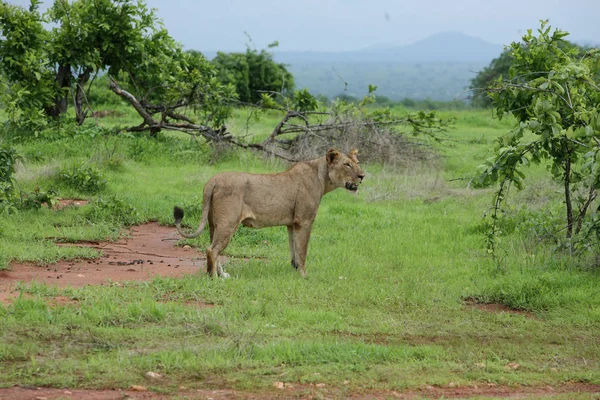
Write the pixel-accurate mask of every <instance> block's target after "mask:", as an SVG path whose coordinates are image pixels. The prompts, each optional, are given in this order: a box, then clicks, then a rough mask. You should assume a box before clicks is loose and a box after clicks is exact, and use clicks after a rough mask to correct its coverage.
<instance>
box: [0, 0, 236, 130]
mask: <svg viewBox="0 0 600 400" xmlns="http://www.w3.org/2000/svg"><path fill="white" fill-rule="evenodd" d="M38 5H39V1H38V0H32V2H31V6H30V8H29V11H26V10H24V9H22V8H21V7H18V6H13V5H8V4H7V3H6V2H4V1H3V2H1V3H0V6H1V8H0V18H1V19H0V22H1V24H0V29H1V31H0V35H2V36H3V37H5V38H6V40H3V41H2V42H1V43H0V58H2V59H3V60H4V61H5V62H3V63H2V64H1V71H0V73H1V75H2V76H4V77H5V78H6V79H2V82H3V83H2V85H3V86H2V89H4V90H2V95H0V101H1V102H2V103H3V104H5V106H6V107H7V112H8V114H9V117H10V121H11V122H13V123H14V124H16V125H26V126H29V127H34V128H38V129H34V130H33V131H34V133H37V132H38V131H39V127H40V126H43V125H44V124H45V123H46V122H47V120H48V119H53V118H56V117H58V116H60V115H63V114H65V113H66V111H67V108H68V105H69V104H70V103H71V99H73V103H74V107H75V119H76V121H77V123H78V124H81V123H83V121H84V120H85V118H86V117H87V115H88V113H89V111H91V109H92V104H91V103H90V101H91V100H94V99H95V98H94V97H90V96H89V91H90V88H91V83H93V81H94V80H95V78H96V77H97V76H98V74H100V73H101V72H103V71H106V72H108V74H109V75H110V76H113V77H115V78H117V79H120V78H122V79H123V81H124V82H125V85H126V86H125V87H126V88H127V89H128V90H130V91H131V92H132V93H135V94H136V95H137V96H138V98H139V99H140V100H141V101H142V102H144V103H147V106H148V107H149V108H150V109H151V110H150V112H151V114H154V113H157V112H164V111H165V108H167V109H169V108H170V107H180V106H188V107H190V108H191V109H192V110H193V111H194V112H197V113H198V114H199V115H200V116H201V118H202V120H203V123H204V124H205V125H208V126H220V125H222V123H223V121H224V120H225V119H226V118H227V117H228V116H229V115H230V112H231V109H230V107H228V106H227V104H226V101H224V99H229V98H231V97H232V96H233V88H228V87H226V86H223V85H222V84H221V83H220V82H219V81H218V80H217V78H216V76H215V74H214V71H213V68H212V66H211V65H210V63H209V62H208V61H207V60H206V59H204V57H203V56H202V55H201V54H199V53H194V52H188V53H186V52H184V51H183V50H182V48H181V45H180V44H178V43H177V42H175V41H174V40H173V38H172V37H170V36H169V34H168V32H167V31H166V29H164V27H162V25H161V22H160V21H159V20H158V19H157V17H156V15H155V13H154V11H153V10H149V9H148V8H147V6H146V4H145V3H144V1H137V0H91V1H87V0H75V1H72V2H68V1H63V0H55V1H54V4H53V6H52V7H50V8H49V10H48V11H47V13H46V14H45V16H41V15H40V14H39V12H38ZM44 18H46V19H47V21H48V22H51V23H52V25H50V26H51V27H52V28H51V29H50V30H46V29H44V25H42V22H43V21H44ZM101 80H102V81H104V82H105V84H106V83H107V78H103V79H101ZM113 96H114V94H113ZM117 99H118V97H116V96H115V100H114V103H118V102H117ZM154 104H159V106H158V107H153V105H154Z"/></svg>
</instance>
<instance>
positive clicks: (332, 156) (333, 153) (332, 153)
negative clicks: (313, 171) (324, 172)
mask: <svg viewBox="0 0 600 400" xmlns="http://www.w3.org/2000/svg"><path fill="white" fill-rule="evenodd" d="M339 156H340V152H339V151H337V150H336V149H329V150H328V151H327V156H325V158H327V163H328V164H331V163H333V162H334V161H335V160H336V159H337V158H338V157H339Z"/></svg>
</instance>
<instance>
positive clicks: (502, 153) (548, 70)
mask: <svg viewBox="0 0 600 400" xmlns="http://www.w3.org/2000/svg"><path fill="white" fill-rule="evenodd" d="M567 35H568V33H566V32H563V31H561V30H558V29H557V30H555V31H554V32H552V33H551V28H550V27H549V26H547V22H546V21H542V24H541V28H540V29H539V30H538V35H537V36H535V35H533V34H532V32H531V30H529V31H528V33H527V34H526V35H525V36H523V42H518V43H512V44H511V46H510V57H511V58H512V59H513V63H512V66H511V68H510V74H509V78H508V79H504V78H502V77H499V78H498V79H497V80H496V82H495V83H494V85H492V86H491V87H490V88H489V89H488V91H489V95H490V98H491V99H492V104H493V106H494V110H495V112H496V114H497V115H498V117H499V118H502V117H504V116H505V115H512V116H514V117H515V119H516V124H515V126H514V128H513V129H512V130H511V131H510V132H509V133H508V134H506V135H503V136H501V137H500V138H499V139H498V141H497V142H496V146H495V153H496V155H495V157H493V158H492V159H490V160H488V161H487V162H486V165H485V170H484V172H483V173H482V174H481V175H480V177H479V180H478V183H479V184H481V185H484V186H488V185H491V184H494V183H498V182H499V183H500V186H499V189H498V191H497V192H496V196H495V201H494V208H493V212H492V218H493V219H494V221H495V223H494V224H493V226H494V229H492V231H491V232H490V236H489V238H488V243H489V245H490V250H492V251H493V248H494V240H495V239H494V238H495V235H496V232H495V227H496V226H497V224H496V222H497V219H498V217H499V212H500V209H501V204H502V203H503V202H504V200H505V197H506V194H507V190H508V186H509V185H511V184H512V185H514V186H515V187H517V188H519V189H521V188H522V187H523V180H524V178H525V175H524V173H523V171H522V169H523V167H525V166H527V165H529V164H530V163H531V162H534V163H540V162H542V161H547V162H548V163H549V171H550V174H551V176H552V177H553V178H554V179H556V180H557V181H559V182H561V183H562V185H563V195H564V205H565V210H564V211H565V220H564V221H565V224H564V226H562V227H560V229H564V231H565V233H566V237H567V239H571V238H572V236H573V233H579V232H580V230H581V228H582V226H583V222H584V218H585V216H586V214H587V212H588V210H589V208H590V206H591V204H592V202H593V201H594V199H595V198H596V190H597V188H599V187H600V159H599V158H598V151H599V150H600V147H599V146H598V144H599V143H600V141H599V139H600V114H599V109H598V105H599V104H600V91H599V90H598V82H597V80H596V76H597V75H596V74H597V72H598V67H599V66H600V63H599V62H598V60H599V57H598V52H597V51H595V50H593V51H589V52H587V53H586V54H584V55H583V56H581V57H579V56H578V54H579V52H578V49H577V48H574V47H571V46H569V44H568V43H567V42H566V41H565V40H564V39H563V38H564V37H565V36H567ZM532 136H533V139H531V137H532Z"/></svg>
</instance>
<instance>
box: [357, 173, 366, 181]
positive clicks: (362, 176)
mask: <svg viewBox="0 0 600 400" xmlns="http://www.w3.org/2000/svg"><path fill="white" fill-rule="evenodd" d="M358 177H359V178H360V181H361V182H362V180H363V178H364V177H365V174H358Z"/></svg>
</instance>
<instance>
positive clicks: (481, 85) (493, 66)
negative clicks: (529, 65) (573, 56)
mask: <svg viewBox="0 0 600 400" xmlns="http://www.w3.org/2000/svg"><path fill="white" fill-rule="evenodd" d="M555 46H557V47H558V48H559V49H561V50H563V51H573V50H574V49H576V50H577V56H579V57H583V56H585V54H586V52H587V51H588V50H590V49H589V48H586V47H581V46H578V45H576V44H574V43H572V42H569V41H567V40H561V41H559V42H556V43H555ZM513 62H514V58H513V55H512V49H511V48H507V49H505V50H504V51H503V52H502V53H501V54H500V56H499V57H498V58H494V59H493V60H492V61H491V62H490V64H489V65H487V66H486V67H484V68H483V69H482V70H481V71H479V72H478V73H477V75H476V76H475V77H474V78H473V79H471V83H470V85H469V88H470V89H471V90H472V91H473V97H472V99H471V103H472V105H473V106H475V107H486V108H488V107H491V106H492V98H491V97H490V96H488V95H487V93H488V91H487V89H488V88H489V87H490V86H493V85H494V83H495V82H496V81H498V78H500V77H502V79H503V80H506V79H509V75H510V68H511V66H512V64H513Z"/></svg>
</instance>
